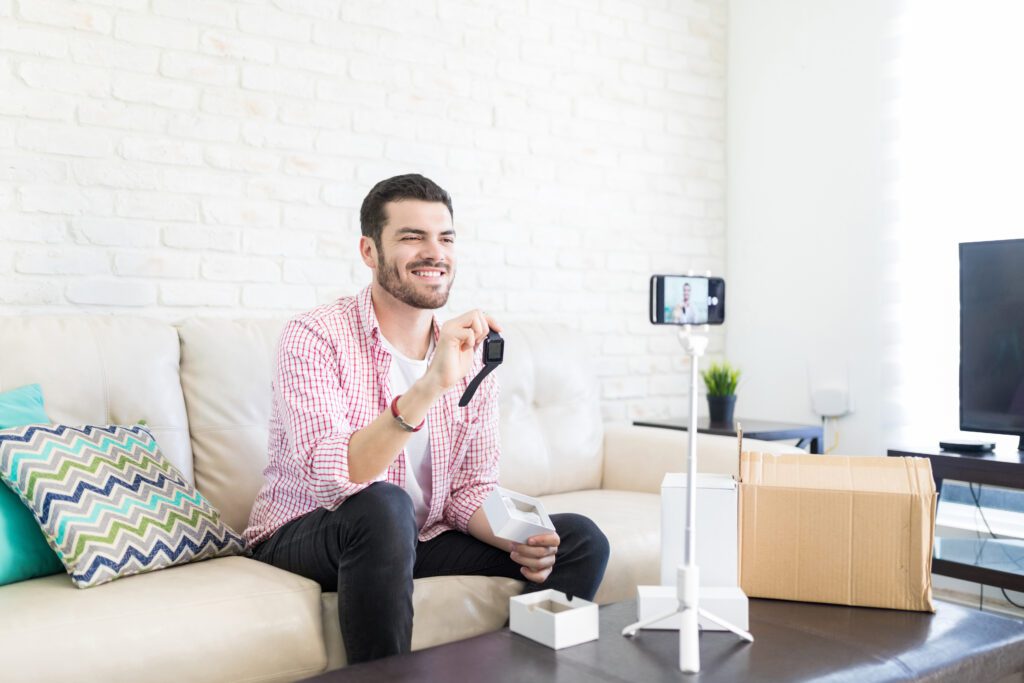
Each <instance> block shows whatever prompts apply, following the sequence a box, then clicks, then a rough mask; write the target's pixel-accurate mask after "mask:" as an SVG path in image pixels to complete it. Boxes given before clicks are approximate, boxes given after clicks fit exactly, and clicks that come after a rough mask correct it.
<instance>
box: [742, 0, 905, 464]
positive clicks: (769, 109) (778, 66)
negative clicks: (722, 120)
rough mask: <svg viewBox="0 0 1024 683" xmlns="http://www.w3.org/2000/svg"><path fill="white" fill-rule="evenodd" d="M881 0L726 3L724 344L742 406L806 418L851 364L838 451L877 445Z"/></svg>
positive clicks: (864, 450)
mask: <svg viewBox="0 0 1024 683" xmlns="http://www.w3.org/2000/svg"><path fill="white" fill-rule="evenodd" d="M888 5H889V3H887V2H885V0H870V1H865V2H846V1H844V0H771V1H770V2H765V1H764V0H732V2H730V5H729V73H728V98H729V107H728V123H727V135H726V138H727V141H728V144H727V148H728V151H727V166H728V185H727V188H728V189H727V197H728V199H727V216H728V219H727V234H728V249H727V264H728V265H727V276H728V299H729V303H728V317H727V327H728V337H727V356H728V357H729V359H730V360H731V361H733V362H735V363H737V364H738V365H739V366H740V367H741V368H742V369H743V370H744V371H745V380H744V381H743V383H742V384H741V388H740V391H739V399H738V402H737V414H739V415H746V416H750V417H758V418H773V419H778V420H788V421H794V422H796V421H799V422H805V421H811V422H813V421H815V420H816V419H817V418H816V416H815V414H814V413H813V412H812V411H811V403H810V391H809V386H810V381H809V379H810V377H809V376H810V374H811V373H815V374H816V376H817V377H820V378H822V379H823V380H824V382H825V383H830V382H831V380H832V379H836V380H842V381H843V382H845V381H846V377H847V376H848V377H849V389H850V395H851V398H852V401H853V407H854V413H853V414H852V415H850V416H848V417H846V418H844V419H843V420H842V421H841V422H840V424H839V439H840V442H839V444H838V447H837V449H836V452H840V453H850V454H882V453H884V452H885V448H886V444H885V443H883V438H882V435H881V433H880V421H881V416H880V401H881V392H882V376H881V374H882V373H881V363H880V347H881V338H880V334H879V332H878V331H879V329H880V328H881V324H880V323H881V321H880V319H879V315H880V313H879V311H880V310H881V308H880V302H881V301H882V289H881V285H880V278H881V274H882V267H881V254H882V249H883V245H882V243H881V240H882V234H883V229H882V227H883V226H882V223H883V208H884V206H883V193H882V180H881V172H882V168H883V161H884V158H883V154H884V149H883V145H882V136H883V111H882V103H883V101H884V99H885V95H884V93H883V92H882V88H883V76H884V73H883V68H884V66H883V61H884V60H883V56H882V50H883V49H884V41H885V39H886V35H887V32H888V31H889V30H890V26H889V23H888V21H889V16H888V12H887V6H888Z"/></svg>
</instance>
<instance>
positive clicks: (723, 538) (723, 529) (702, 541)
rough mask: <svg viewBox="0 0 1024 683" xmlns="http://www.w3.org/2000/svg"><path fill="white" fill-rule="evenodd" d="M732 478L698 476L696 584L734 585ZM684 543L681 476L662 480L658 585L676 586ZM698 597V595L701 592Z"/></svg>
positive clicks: (735, 530)
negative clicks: (697, 576)
mask: <svg viewBox="0 0 1024 683" xmlns="http://www.w3.org/2000/svg"><path fill="white" fill-rule="evenodd" d="M736 508H737V503H736V480H735V479H733V478H732V477H731V476H730V475H728V474H698V475H697V539H696V540H697V566H699V567H700V585H701V587H705V586H708V587H710V586H724V587H730V586H731V587H735V586H737V585H738V578H737V577H738V564H739V558H738V552H739V551H738V547H739V541H738V538H737V534H738V522H737V517H736ZM685 543H686V474H685V473H682V474H679V473H674V472H670V473H669V474H666V475H665V478H664V479H663V480H662V482H661V585H663V586H674V585H676V575H677V572H678V569H679V565H681V564H682V563H683V555H684V552H683V546H684V545H685ZM701 595H703V591H702V592H701Z"/></svg>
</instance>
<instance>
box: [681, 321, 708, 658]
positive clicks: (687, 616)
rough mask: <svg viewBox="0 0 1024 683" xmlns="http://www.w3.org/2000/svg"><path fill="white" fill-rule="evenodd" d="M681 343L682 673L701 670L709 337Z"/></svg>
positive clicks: (686, 333)
mask: <svg viewBox="0 0 1024 683" xmlns="http://www.w3.org/2000/svg"><path fill="white" fill-rule="evenodd" d="M679 341H680V342H682V344H683V348H684V349H686V353H687V355H688V356H689V357H690V426H689V432H688V433H687V436H688V437H689V439H690V447H689V454H688V455H687V458H686V531H685V534H686V536H685V538H686V545H685V547H684V549H683V566H682V567H680V568H679V575H678V577H677V579H676V588H677V590H678V592H679V593H678V594H679V606H680V608H681V609H682V615H681V616H682V623H681V625H680V627H679V670H680V671H682V672H683V673H698V672H699V671H700V641H699V638H698V636H699V635H700V633H699V631H698V623H697V622H698V615H699V610H700V605H699V597H700V570H699V569H698V568H697V360H698V359H699V358H700V357H701V356H703V355H704V351H705V350H706V349H707V347H708V338H707V337H704V336H698V335H694V334H691V333H690V328H689V327H684V328H682V329H681V330H679Z"/></svg>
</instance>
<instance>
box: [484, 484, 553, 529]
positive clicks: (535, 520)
mask: <svg viewBox="0 0 1024 683" xmlns="http://www.w3.org/2000/svg"><path fill="white" fill-rule="evenodd" d="M484 516H486V517H487V522H488V524H490V525H491V531H492V532H493V533H494V535H495V536H497V537H499V538H504V539H508V540H509V541H515V542H516V543H526V541H527V539H528V538H530V537H531V536H537V535H538V534H549V533H551V532H552V531H554V530H555V525H554V524H552V522H551V518H550V517H548V513H547V512H546V511H545V510H544V506H543V505H542V504H541V502H540V501H539V500H537V499H536V498H531V497H530V496H524V495H523V494H521V493H516V492H515V491H509V490H508V489H503V488H501V487H500V486H499V487H497V488H495V489H494V490H493V491H491V494H490V495H489V496H487V498H485V499H484Z"/></svg>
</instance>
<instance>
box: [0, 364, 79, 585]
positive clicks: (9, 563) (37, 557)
mask: <svg viewBox="0 0 1024 683" xmlns="http://www.w3.org/2000/svg"><path fill="white" fill-rule="evenodd" d="M49 423H50V418H49V417H48V416H47V415H46V411H45V410H43V390H42V389H41V388H40V386H39V385H38V384H30V385H28V386H25V387H20V388H18V389H14V390H13V391H5V392H3V393H0V429H8V428H10V427H22V426H24V425H30V424H49ZM61 571H64V565H63V564H61V561H60V558H58V557H57V554H56V553H54V552H53V550H52V549H50V545H49V544H48V543H47V542H46V537H45V536H44V535H43V532H42V530H41V529H40V528H39V524H37V523H36V518H35V517H34V516H33V515H32V512H31V511H30V510H29V509H28V508H27V507H25V504H24V503H22V502H21V498H19V497H18V495H17V494H16V493H14V491H12V490H11V489H9V488H8V487H7V485H6V484H4V483H3V480H2V479H0V586H3V585H5V584H8V583H14V582H16V581H24V580H26V579H33V578H35V577H37V576H49V575H50V574H56V573H58V572H61Z"/></svg>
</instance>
